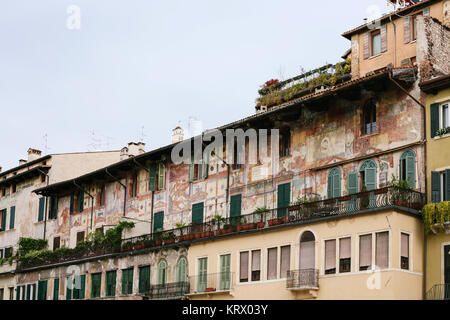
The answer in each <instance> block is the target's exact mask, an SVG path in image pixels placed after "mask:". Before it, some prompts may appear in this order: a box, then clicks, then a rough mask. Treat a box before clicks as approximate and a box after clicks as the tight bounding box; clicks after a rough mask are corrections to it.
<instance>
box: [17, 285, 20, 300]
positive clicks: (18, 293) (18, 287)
mask: <svg viewBox="0 0 450 320" xmlns="http://www.w3.org/2000/svg"><path fill="white" fill-rule="evenodd" d="M16 300H20V286H17V288H16Z"/></svg>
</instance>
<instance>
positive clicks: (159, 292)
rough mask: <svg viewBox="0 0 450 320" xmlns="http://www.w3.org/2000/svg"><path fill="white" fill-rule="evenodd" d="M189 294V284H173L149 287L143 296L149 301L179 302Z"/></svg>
mask: <svg viewBox="0 0 450 320" xmlns="http://www.w3.org/2000/svg"><path fill="white" fill-rule="evenodd" d="M188 293H189V282H188V281H185V282H173V283H166V284H157V285H152V286H150V290H149V291H148V292H147V293H145V294H144V299H149V300H181V299H184V297H185V296H186V294H188Z"/></svg>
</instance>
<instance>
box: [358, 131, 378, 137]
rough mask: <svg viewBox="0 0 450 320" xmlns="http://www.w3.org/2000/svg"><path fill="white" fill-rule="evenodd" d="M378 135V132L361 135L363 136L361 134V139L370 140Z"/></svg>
mask: <svg viewBox="0 0 450 320" xmlns="http://www.w3.org/2000/svg"><path fill="white" fill-rule="evenodd" d="M379 134H380V132H379V131H375V132H372V133H363V134H361V138H370V137H373V136H376V135H379Z"/></svg>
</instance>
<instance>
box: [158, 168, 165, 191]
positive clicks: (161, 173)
mask: <svg viewBox="0 0 450 320" xmlns="http://www.w3.org/2000/svg"><path fill="white" fill-rule="evenodd" d="M165 186H166V166H165V165H164V163H162V162H160V163H159V166H158V190H164V188H165Z"/></svg>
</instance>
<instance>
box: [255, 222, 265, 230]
mask: <svg viewBox="0 0 450 320" xmlns="http://www.w3.org/2000/svg"><path fill="white" fill-rule="evenodd" d="M265 225H266V224H265V222H258V224H257V227H258V228H259V229H261V228H264V226H265Z"/></svg>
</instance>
